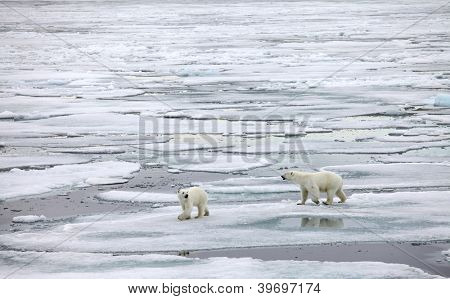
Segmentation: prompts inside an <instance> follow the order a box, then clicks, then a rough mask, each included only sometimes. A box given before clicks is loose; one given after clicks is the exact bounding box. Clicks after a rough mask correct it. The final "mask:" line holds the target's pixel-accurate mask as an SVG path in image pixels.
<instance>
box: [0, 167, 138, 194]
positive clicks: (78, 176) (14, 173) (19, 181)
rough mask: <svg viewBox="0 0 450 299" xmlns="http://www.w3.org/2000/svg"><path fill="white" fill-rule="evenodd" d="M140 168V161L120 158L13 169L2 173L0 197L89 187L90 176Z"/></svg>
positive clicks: (121, 173) (121, 174) (123, 174)
mask: <svg viewBox="0 0 450 299" xmlns="http://www.w3.org/2000/svg"><path fill="white" fill-rule="evenodd" d="M139 168H140V167H139V164H137V163H130V162H118V161H106V162H94V163H87V164H69V165H59V166H55V167H51V168H46V169H44V170H21V169H17V168H14V169H11V170H10V171H8V172H1V173H0V189H1V190H2V192H1V194H0V200H5V199H10V198H14V197H18V196H29V195H36V194H41V193H46V192H49V191H51V190H52V189H57V188H62V187H70V186H72V187H77V186H79V187H80V186H89V185H90V184H89V183H87V182H86V180H89V179H90V178H96V179H95V180H98V178H108V179H112V178H120V179H124V178H128V177H130V175H131V174H132V173H133V172H135V171H138V170H139ZM36 178H39V179H36ZM95 180H94V181H95Z"/></svg>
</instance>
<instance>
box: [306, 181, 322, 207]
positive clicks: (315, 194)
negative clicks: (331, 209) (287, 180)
mask: <svg viewBox="0 0 450 299" xmlns="http://www.w3.org/2000/svg"><path fill="white" fill-rule="evenodd" d="M308 193H311V199H312V201H313V202H314V203H315V204H317V205H318V204H320V201H319V198H320V191H319V187H317V185H311V186H310V187H309V189H308Z"/></svg>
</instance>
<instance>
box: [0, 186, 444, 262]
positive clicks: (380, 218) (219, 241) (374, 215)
mask: <svg viewBox="0 0 450 299" xmlns="http://www.w3.org/2000/svg"><path fill="white" fill-rule="evenodd" d="M117 195H118V196H117V198H120V195H121V193H118V194H117ZM125 196H126V194H125ZM125 196H124V197H123V198H125ZM425 197H426V199H424V198H425ZM128 198H129V197H128ZM172 198H174V199H175V198H176V197H175V196H173V197H170V199H172ZM292 199H293V200H291V201H282V202H274V203H252V204H246V203H242V202H241V203H234V204H232V205H230V204H223V203H220V198H217V199H216V201H215V203H214V204H213V203H211V204H210V205H209V210H210V216H209V217H204V218H202V219H194V220H191V221H183V222H182V221H178V220H177V219H176V217H177V215H178V213H179V210H180V207H179V206H178V205H176V206H169V207H162V208H158V209H155V210H151V211H148V212H141V213H133V214H123V215H122V214H120V213H114V214H109V215H107V216H105V215H94V216H82V217H77V218H76V219H75V220H73V221H72V222H71V223H65V224H58V225H56V226H54V227H53V228H51V229H48V230H45V231H32V232H27V231H23V232H16V233H11V234H4V235H0V243H2V244H4V245H5V246H8V247H9V248H15V249H26V250H39V251H41V250H49V249H50V248H52V247H53V246H55V244H59V245H58V250H59V251H71V252H116V253H117V252H148V251H165V250H170V251H177V250H185V249H191V250H192V249H210V248H225V247H248V246H281V245H295V244H319V243H329V242H345V241H348V242H352V241H384V240H395V241H411V240H423V241H425V240H441V239H446V238H448V235H449V234H450V210H449V209H448V208H447V207H448V205H449V203H450V191H430V192H396V193H388V194H372V193H368V194H354V195H352V196H351V197H350V198H349V199H348V202H347V203H346V204H345V205H340V204H335V205H333V206H331V207H329V206H324V205H321V206H316V205H314V204H312V203H309V204H308V205H306V206H297V205H295V200H296V199H297V198H292ZM310 218H320V219H331V221H330V223H331V222H333V223H338V224H339V226H338V228H339V229H336V228H335V229H333V228H330V227H326V226H325V227H320V226H319V227H315V226H310V225H302V223H307V222H308V221H302V219H310ZM333 220H334V221H333ZM340 220H342V221H340ZM94 222H95V225H90V224H92V223H94ZM341 222H343V224H342V223H341ZM111 223H113V224H114V225H111ZM342 226H343V228H342ZM211 231H214V234H213V235H211V234H210V232H211ZM75 232H77V233H76V234H75ZM72 235H74V236H73V237H72V238H70V239H69V240H67V241H66V242H64V243H62V244H60V242H61V241H62V240H65V239H67V238H68V237H69V236H72ZM123 238H126V240H127V242H126V243H124V242H121V240H122V239H123Z"/></svg>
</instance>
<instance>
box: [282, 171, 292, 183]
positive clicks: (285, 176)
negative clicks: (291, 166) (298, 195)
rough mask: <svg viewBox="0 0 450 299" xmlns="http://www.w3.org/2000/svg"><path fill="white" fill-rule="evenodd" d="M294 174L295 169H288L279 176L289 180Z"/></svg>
mask: <svg viewBox="0 0 450 299" xmlns="http://www.w3.org/2000/svg"><path fill="white" fill-rule="evenodd" d="M294 176H295V171H288V172H286V173H284V174H283V175H282V176H281V178H282V179H283V181H284V180H288V181H291V180H292V179H293V178H294Z"/></svg>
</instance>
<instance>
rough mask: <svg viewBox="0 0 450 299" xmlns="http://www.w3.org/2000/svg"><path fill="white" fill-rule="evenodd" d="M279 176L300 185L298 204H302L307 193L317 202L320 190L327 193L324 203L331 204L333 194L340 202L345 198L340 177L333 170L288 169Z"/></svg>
mask: <svg viewBox="0 0 450 299" xmlns="http://www.w3.org/2000/svg"><path fill="white" fill-rule="evenodd" d="M281 177H282V178H283V180H289V181H291V182H294V183H296V184H298V185H300V189H301V190H302V199H301V201H298V202H297V204H298V205H304V204H305V202H306V200H307V199H308V195H309V194H311V199H312V201H313V202H315V203H316V204H319V203H320V202H319V197H320V192H326V193H327V201H324V202H323V203H324V204H326V205H331V204H333V197H334V196H335V195H337V197H339V199H340V200H341V203H344V202H345V201H346V200H347V197H346V196H345V193H344V191H342V177H341V176H339V175H337V174H335V173H333V172H330V171H319V172H315V173H311V172H301V171H288V172H286V173H285V174H283V175H282V176H281Z"/></svg>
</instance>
